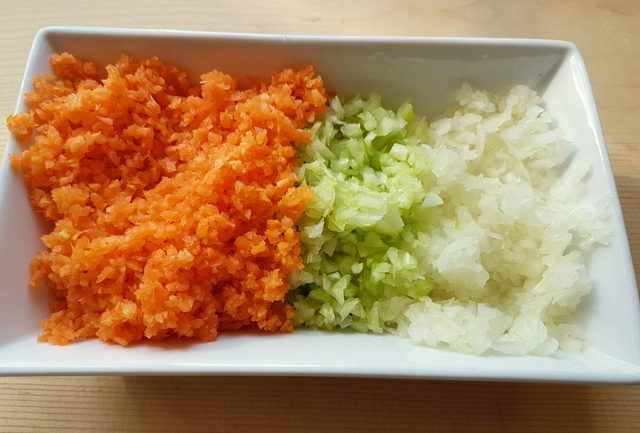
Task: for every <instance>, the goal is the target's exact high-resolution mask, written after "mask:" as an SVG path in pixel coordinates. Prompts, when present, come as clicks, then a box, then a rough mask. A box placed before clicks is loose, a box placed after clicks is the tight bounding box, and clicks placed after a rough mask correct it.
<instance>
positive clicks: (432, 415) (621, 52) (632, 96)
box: [0, 0, 640, 432]
mask: <svg viewBox="0 0 640 433" xmlns="http://www.w3.org/2000/svg"><path fill="white" fill-rule="evenodd" d="M182 3H183V2H176V1H172V0H154V1H151V0H144V1H137V2H132V1H124V0H115V1H109V2H105V1H94V0H90V1H71V0H58V1H55V2H50V1H34V0H22V1H15V0H14V1H11V0H0V11H1V12H0V40H1V41H2V43H1V44H0V47H1V48H0V50H1V53H2V57H1V59H0V71H2V77H3V79H2V80H0V115H1V116H2V117H5V116H6V115H8V114H10V113H11V112H12V111H13V107H14V104H15V100H16V97H17V92H18V88H19V84H20V79H21V76H22V72H23V68H24V65H25V63H26V58H27V54H28V50H29V46H30V44H31V41H32V38H33V36H34V34H35V32H36V31H37V29H38V28H40V27H44V26H51V25H92V26H110V27H140V28H174V29H191V30H216V31H246V32H262V33H299V34H341V35H422V36H496V37H535V38H549V39H564V40H570V41H572V42H574V43H576V44H577V45H578V47H579V48H580V50H581V51H582V53H583V55H584V58H585V62H586V64H587V67H588V70H589V73H590V76H591V80H592V84H593V87H594V91H595V94H596V100H597V102H598V108H599V111H600V115H601V119H602V123H603V127H604V131H605V135H606V139H607V143H608V146H609V152H610V155H611V160H612V163H613V168H614V172H615V176H616V182H617V187H618V192H619V195H620V200H621V203H622V208H623V212H624V216H625V220H626V227H627V231H628V235H629V239H630V244H631V249H632V255H633V258H634V262H635V263H640V169H639V167H640V121H639V120H640V78H639V77H640V61H639V60H638V59H640V42H639V40H640V38H639V37H640V26H639V23H640V2H637V1H634V0H628V1H621V0H608V1H606V0H605V1H596V0H585V1H580V0H565V1H553V0H538V1H528V0H526V1H511V0H484V1H482V0H481V1H472V0H436V1H429V2H423V1H419V0H414V1H411V0H403V1H399V0H396V1H378V0H354V1H350V2H345V1H336V0H325V1H322V2H319V1H313V0H298V1H296V0H291V1H288V0H270V1H259V0H234V1H232V2H228V1H212V0H195V1H190V2H188V4H186V5H185V4H182ZM7 137H8V133H7V131H6V127H5V126H4V123H2V125H0V151H1V150H3V149H4V146H5V143H6V139H7ZM636 269H637V267H636ZM636 276H638V271H637V270H636ZM639 414H640V388H632V387H627V388H625V387H584V386H559V385H527V384H486V383H462V382H430V381H403V380H365V379H346V378H342V379H335V378H275V377H267V378H247V377H242V378H231V377H218V378H190V377H187V378H179V377H156V378H150V377H137V378H133V377H131V378H126V377H125V378H122V377H72V378H54V377H48V378H42V377H35V378H0V431H2V432H91V431H96V432H106V431H109V432H117V431H125V430H137V431H154V432H178V431H180V432H190V431H200V430H206V431H216V432H217V431H221V432H222V431H224V432H245V431H256V430H261V431H268V432H270V431H274V432H276V431H278V432H280V431H292V432H316V431H318V432H320V431H333V430H335V431H394V432H409V431H427V430H429V431H440V432H480V431H492V432H639V431H640V415H639Z"/></svg>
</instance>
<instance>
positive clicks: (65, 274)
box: [7, 53, 326, 345]
mask: <svg viewBox="0 0 640 433" xmlns="http://www.w3.org/2000/svg"><path fill="white" fill-rule="evenodd" d="M51 65H52V67H53V70H54V73H55V75H49V76H40V77H37V78H36V79H35V80H34V88H35V91H34V92H31V93H28V94H27V95H26V98H27V100H28V102H29V103H30V111H29V113H21V114H17V115H15V116H11V117H9V119H8V121H7V124H8V126H9V129H10V130H11V131H12V132H13V133H14V134H15V136H16V137H18V138H19V139H21V140H23V141H27V140H31V144H30V145H29V146H28V147H27V148H26V150H25V151H24V152H23V153H22V154H21V155H14V156H13V157H12V164H13V166H14V167H15V168H16V169H19V170H20V171H21V172H22V174H23V176H24V179H25V181H26V184H27V186H28V188H29V194H30V199H31V202H32V203H33V205H34V207H35V208H36V209H37V210H39V211H40V212H42V213H43V214H44V215H45V216H46V218H48V219H49V220H51V221H52V222H53V223H54V228H53V230H52V231H51V232H50V233H48V234H46V235H44V236H43V237H42V240H43V242H44V244H45V246H46V249H45V250H43V251H41V252H40V253H38V255H37V257H36V258H35V260H34V261H33V263H32V266H31V271H32V279H31V284H32V285H34V286H38V285H40V284H46V285H47V286H48V287H50V289H51V291H52V293H53V296H54V301H53V302H52V311H53V312H52V314H51V316H50V317H48V318H46V319H45V320H44V321H43V322H42V328H43V333H42V334H41V336H40V338H39V339H40V340H41V341H47V342H50V343H54V344H67V343H70V342H73V341H75V340H77V339H79V338H91V337H98V338H100V339H101V340H103V341H107V342H115V343H118V344H122V345H127V344H129V343H131V342H135V341H139V340H143V339H152V340H160V339H163V338H165V337H169V336H184V337H193V338H196V339H198V340H202V341H212V340H214V339H215V338H216V336H217V333H218V331H219V330H235V329H239V328H241V327H244V326H256V327H257V328H259V329H260V330H263V331H268V332H288V331H291V330H292V323H291V318H292V316H293V310H292V308H291V307H290V306H289V305H287V304H286V303H285V302H284V297H285V294H286V292H287V291H288V289H289V284H288V282H287V277H288V275H289V274H290V272H292V271H293V270H298V269H301V268H302V264H301V260H300V245H299V236H298V233H297V231H296V228H295V221H296V219H297V218H298V217H299V216H300V215H301V214H302V212H303V211H304V208H305V203H306V202H307V200H308V199H309V198H310V194H311V193H310V191H309V190H308V189H307V188H306V187H302V186H296V181H297V178H296V176H295V174H294V168H295V166H296V158H295V153H296V149H295V146H296V145H297V144H299V143H307V142H308V141H309V140H310V134H309V133H308V132H306V131H304V130H303V128H304V127H306V126H307V125H308V124H309V123H311V122H313V121H314V119H316V118H317V117H318V115H319V114H321V113H322V112H323V111H324V109H325V104H326V95H325V91H324V87H323V83H322V79H321V78H320V77H319V76H317V75H315V72H314V70H313V69H312V68H311V67H307V68H305V69H301V70H292V69H285V70H283V71H281V72H278V73H276V74H274V75H273V76H272V78H271V80H270V81H259V82H254V84H252V85H251V87H249V88H244V89H243V88H240V86H239V85H238V82H237V80H236V79H235V78H234V77H232V76H230V75H227V74H224V73H222V72H219V71H215V70H214V71H212V72H209V73H207V74H204V75H202V76H201V77H200V79H201V82H200V85H199V86H192V85H190V84H189V81H188V78H187V73H186V72H185V71H183V70H180V69H178V68H176V67H173V66H170V65H167V64H164V63H162V62H161V61H160V60H159V59H158V58H155V57H154V58H148V59H144V60H134V59H132V58H131V57H129V56H127V55H122V56H121V57H120V59H119V60H118V61H117V62H116V63H115V64H113V65H109V66H107V67H106V71H102V70H101V69H100V68H99V67H98V66H97V65H96V64H94V63H92V62H88V61H83V60H79V59H77V58H75V57H74V56H72V55H71V54H68V53H63V54H59V55H57V54H56V55H53V56H52V57H51Z"/></svg>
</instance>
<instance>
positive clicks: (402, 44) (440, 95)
mask: <svg viewBox="0 0 640 433" xmlns="http://www.w3.org/2000/svg"><path fill="white" fill-rule="evenodd" d="M61 51H69V52H71V53H73V54H75V55H76V56H79V57H84V58H88V59H92V60H95V61H97V62H99V63H101V64H107V63H111V62H113V61H114V60H115V59H116V58H117V56H118V55H119V54H120V53H121V52H122V51H126V52H128V53H130V54H132V55H134V56H137V57H141V56H159V57H160V58H161V59H162V60H164V61H166V62H169V63H172V64H176V65H179V66H182V67H186V68H188V69H190V70H191V71H192V72H193V77H197V76H198V74H200V73H202V72H205V71H208V70H211V69H212V68H214V67H215V68H218V69H222V70H224V71H227V72H230V73H232V74H237V75H247V74H251V75H254V76H256V75H257V76H260V75H267V74H269V73H270V72H272V71H274V70H277V69H279V68H283V67H286V66H303V65H306V64H313V65H315V66H316V68H317V70H318V71H319V73H320V74H322V76H323V77H324V79H325V83H326V86H327V88H328V89H330V90H332V91H335V92H340V93H345V94H354V93H357V92H368V91H376V92H379V93H381V94H382V96H383V98H384V99H385V100H386V101H387V103H390V104H399V103H401V102H403V101H405V100H407V99H411V100H412V101H413V103H414V105H415V108H416V110H417V111H418V112H420V113H422V114H424V115H433V114H435V113H437V112H438V111H440V110H442V109H443V108H444V107H446V106H447V105H449V104H450V103H451V102H452V95H453V91H454V89H455V88H457V87H458V86H459V84H460V83H461V82H462V81H463V80H468V81H470V82H471V83H472V84H474V85H477V86H479V87H482V88H487V89H491V90H494V91H505V90H506V89H507V88H508V87H509V86H510V85H513V84H517V83H523V84H527V85H529V86H531V87H533V88H535V89H536V90H538V91H539V92H540V93H541V94H542V95H543V97H544V99H545V101H546V104H547V106H548V108H549V110H550V111H551V114H552V115H553V116H554V117H555V119H556V120H557V122H558V125H559V127H560V128H561V129H562V130H563V132H564V133H565V135H566V137H567V138H568V139H569V140H570V141H572V142H574V143H575V144H576V145H577V147H578V148H579V156H580V157H581V158H584V159H586V160H588V161H590V162H591V163H592V165H593V170H592V174H591V176H590V178H589V181H588V186H589V188H590V190H589V191H590V192H589V193H590V194H592V195H593V197H602V196H603V195H607V194H609V195H610V196H611V197H612V214H613V217H612V223H613V224H614V225H615V236H614V238H613V243H612V244H611V246H609V247H606V248H601V249H600V250H598V251H597V252H596V253H595V254H594V255H593V257H592V260H591V263H590V274H591V277H592V279H593V283H594V289H593V292H592V293H591V294H590V295H589V296H588V298H587V299H586V300H585V302H583V303H582V304H581V307H580V310H579V312H578V315H577V318H578V319H577V320H578V321H579V323H580V324H581V325H582V326H583V327H584V329H585V331H586V339H585V350H584V352H583V353H580V354H567V353H558V354H556V355H555V356H553V357H535V356H523V357H509V356H482V357H476V356H470V355H463V354H459V353H453V352H448V351H443V350H435V349H428V348H425V347H420V346H416V345H413V344H411V343H410V342H409V341H407V340H404V339H401V338H397V337H394V336H391V335H384V336H377V335H364V334H356V333H348V334H341V333H325V332H314V331H304V330H299V331H296V332H295V333H293V334H289V335H256V334H251V333H236V334H233V333H227V334H223V335H221V336H220V338H219V340H218V341H217V342H215V343H187V342H185V343H167V344H141V345H136V346H134V347H128V348H124V347H120V346H117V345H108V344H104V343H101V342H99V341H97V340H89V341H82V342H78V343H75V344H72V345H69V346H66V347H59V346H53V345H50V344H45V343H38V342H36V337H37V335H38V334H39V331H40V329H39V326H38V322H39V321H40V320H41V319H42V318H44V317H45V316H46V315H47V314H48V307H47V294H45V293H42V292H36V291H32V290H30V289H29V288H28V287H27V279H28V277H29V270H28V267H29V262H30V261H31V259H32V258H33V257H34V254H35V253H36V251H37V250H39V249H40V248H41V245H42V244H41V242H40V236H41V235H42V233H43V230H42V229H43V227H42V222H41V221H40V220H39V218H38V217H37V216H36V215H35V214H34V212H33V210H32V208H31V206H30V205H29V202H28V200H27V192H26V189H25V186H24V184H23V182H22V179H21V177H20V175H19V174H17V173H15V172H14V171H13V170H12V169H11V168H10V165H9V164H8V154H9V153H13V152H17V151H18V145H17V143H16V142H15V141H14V140H13V139H10V140H9V145H8V149H7V153H6V154H5V156H4V159H3V162H2V168H1V172H0V246H1V247H2V248H0V275H1V276H2V280H1V283H0V374H5V375H6V374H294V375H354V376H359V375H363V376H390V377H419V378H455V379H497V380H530V381H539V380H543V381H566V382H601V383H630V382H640V314H639V308H638V295H637V289H636V283H635V279H634V272H633V267H632V265H631V257H630V253H629V246H628V241H627V237H626V233H625V228H624V223H623V220H622V215H621V212H620V206H619V202H618V198H617V195H616V188H615V184H614V179H613V176H612V173H611V166H610V163H609V157H608V155H607V148H606V145H605V142H604V139H603V135H602V130H601V127H600V122H599V119H598V114H597V112H596V107H595V103H594V99H593V95H592V92H591V88H590V85H589V80H588V78H587V73H586V70H585V67H584V64H583V62H582V58H581V57H580V54H579V53H578V50H577V49H576V47H575V46H574V45H572V44H570V43H567V42H556V41H543V40H522V39H519V40H516V39H511V40H509V39H502V40H500V39H449V38H364V37H346V38H345V37H341V38H337V37H307V36H267V35H240V34H219V33H199V32H178V31H165V30H160V31H156V30H118V29H97V28H46V29H43V30H41V31H40V32H39V33H38V34H37V36H36V38H35V41H34V43H33V47H32V50H31V54H30V56H29V61H28V64H27V68H26V72H25V75H24V81H23V84H22V88H21V90H20V94H21V96H20V99H19V100H18V105H17V108H16V110H17V111H23V110H25V109H26V108H27V107H26V106H25V103H24V100H23V98H22V94H23V93H24V92H26V91H28V90H30V88H31V79H32V77H33V76H34V75H37V74H41V73H44V72H48V71H50V68H49V55H50V54H51V53H53V52H61Z"/></svg>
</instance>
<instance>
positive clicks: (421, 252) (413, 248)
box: [293, 94, 442, 333]
mask: <svg viewBox="0 0 640 433" xmlns="http://www.w3.org/2000/svg"><path fill="white" fill-rule="evenodd" d="M312 131H313V133H314V138H313V140H312V143H311V145H310V146H307V147H305V148H304V149H302V150H301V159H302V161H303V162H304V163H303V165H302V166H301V167H300V169H299V175H300V177H301V178H303V179H304V182H305V183H306V184H307V185H309V186H310V187H311V189H312V190H313V191H314V193H315V194H314V196H315V198H314V199H313V200H312V201H311V202H310V203H308V205H307V211H306V213H305V214H304V216H303V217H302V218H301V220H300V221H299V227H300V228H301V239H302V242H303V245H304V248H305V251H304V252H303V259H304V263H305V269H304V270H303V271H301V272H299V273H298V274H297V275H296V276H295V278H294V279H295V281H294V285H297V286H299V288H298V290H297V291H296V292H294V295H293V298H294V301H293V303H294V306H295V308H296V310H297V316H296V319H295V320H296V324H297V325H307V326H311V327H314V328H323V329H333V328H336V327H338V328H347V327H350V328H354V329H356V330H358V331H370V332H375V333H381V332H383V331H384V330H385V329H389V328H393V327H395V325H396V323H397V319H398V318H399V317H400V316H401V315H402V314H403V312H404V310H405V309H406V308H407V306H408V305H410V304H411V303H413V302H414V301H415V300H416V299H419V298H420V297H423V296H426V295H427V294H429V292H430V290H431V289H432V286H433V283H432V280H431V278H430V276H429V275H427V274H425V272H424V271H423V269H424V268H425V266H424V265H425V263H424V258H425V254H426V249H425V248H426V243H425V242H424V238H425V230H426V221H428V220H429V214H430V207H432V206H434V205H438V204H439V203H442V200H441V199H440V198H439V197H438V196H437V195H436V194H433V193H430V192H429V190H430V186H431V185H432V184H433V182H434V178H433V175H432V172H431V170H430V168H429V167H430V164H429V157H428V155H427V152H426V149H425V148H424V147H423V146H422V145H421V142H423V141H424V140H425V139H426V136H427V133H428V127H427V125H426V123H425V122H424V121H423V120H421V119H417V118H416V116H415V114H414V112H413V109H412V107H411V106H410V105H408V104H405V105H402V106H401V107H400V108H399V109H398V110H397V111H395V112H394V111H391V110H388V109H385V108H383V107H382V106H381V101H380V97H379V96H378V95H376V94H372V95H370V96H369V97H368V98H364V99H363V98H359V97H358V98H355V99H351V100H349V101H347V102H346V103H344V104H343V103H342V102H341V101H340V99H339V98H337V97H336V98H334V99H333V100H332V101H331V106H330V108H329V110H328V112H327V115H326V117H325V119H324V121H322V122H319V123H316V124H315V125H314V126H313V129H312Z"/></svg>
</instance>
